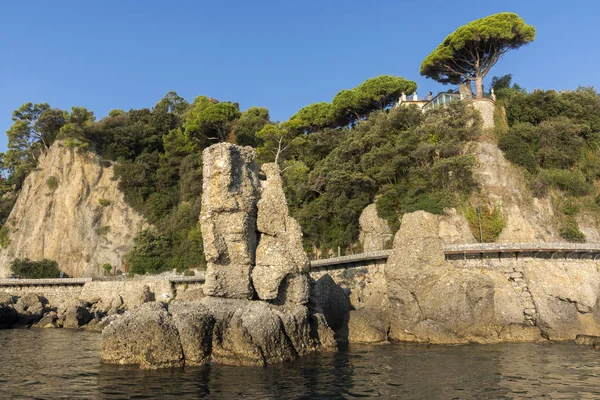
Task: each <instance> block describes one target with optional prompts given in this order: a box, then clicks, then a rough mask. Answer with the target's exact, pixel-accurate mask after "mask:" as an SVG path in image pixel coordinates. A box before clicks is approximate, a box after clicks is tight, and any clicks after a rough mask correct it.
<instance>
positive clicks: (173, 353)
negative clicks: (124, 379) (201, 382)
mask: <svg viewBox="0 0 600 400" xmlns="http://www.w3.org/2000/svg"><path fill="white" fill-rule="evenodd" d="M103 339H104V340H103V341H102V360H103V361H104V362H106V363H113V364H139V365H140V366H141V367H142V368H165V367H180V366H182V365H183V350H182V347H181V342H180V338H179V333H178V331H177V326H176V324H175V321H174V319H173V316H172V315H171V314H169V313H168V311H167V309H166V307H165V305H164V304H163V303H159V302H152V303H146V304H143V305H141V306H139V307H137V308H135V309H133V310H131V311H129V312H128V313H126V314H125V315H124V316H123V317H122V318H120V319H118V320H116V321H114V322H113V323H112V324H110V325H108V326H107V327H106V328H105V329H104V331H103Z"/></svg>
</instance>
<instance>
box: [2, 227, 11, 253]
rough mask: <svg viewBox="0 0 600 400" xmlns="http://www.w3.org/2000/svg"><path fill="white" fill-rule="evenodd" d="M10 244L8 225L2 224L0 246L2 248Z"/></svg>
mask: <svg viewBox="0 0 600 400" xmlns="http://www.w3.org/2000/svg"><path fill="white" fill-rule="evenodd" d="M9 244H10V237H9V236H8V227H7V226H3V227H2V228H1V229H0V247H2V248H3V249H5V248H7V247H8V245H9Z"/></svg>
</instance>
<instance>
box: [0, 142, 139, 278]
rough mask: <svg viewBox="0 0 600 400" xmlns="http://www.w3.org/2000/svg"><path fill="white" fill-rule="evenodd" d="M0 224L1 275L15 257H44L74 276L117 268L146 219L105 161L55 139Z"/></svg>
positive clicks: (92, 274)
mask: <svg viewBox="0 0 600 400" xmlns="http://www.w3.org/2000/svg"><path fill="white" fill-rule="evenodd" d="M5 226H6V227H7V228H8V236H9V240H10V244H9V245H8V247H7V248H6V249H0V276H3V277H6V276H8V275H10V263H11V262H12V260H13V259H14V258H29V259H31V260H41V259H44V258H47V259H51V260H55V261H57V262H58V265H59V268H60V269H61V270H62V271H64V272H65V273H67V274H68V275H69V276H73V277H79V276H96V275H102V274H103V272H104V271H103V269H102V265H104V264H106V263H108V264H111V265H112V266H113V268H116V269H119V268H121V266H122V263H123V257H124V256H125V254H126V253H127V252H128V251H129V250H130V249H131V247H132V245H133V238H134V237H135V235H136V234H137V233H138V232H139V231H140V230H141V229H143V228H144V227H145V226H146V222H145V221H144V219H143V218H142V216H140V215H139V214H138V213H137V212H135V211H134V210H133V209H132V208H131V207H129V206H128V205H127V204H125V201H124V200H123V194H122V193H121V192H120V191H119V189H118V187H117V182H116V181H115V180H114V174H113V167H112V166H111V164H110V162H106V161H102V160H101V159H100V158H99V157H98V156H96V155H95V154H93V153H90V152H86V151H81V150H76V149H72V148H67V147H64V145H63V143H62V142H61V141H57V142H55V143H54V144H53V145H52V147H51V148H50V149H49V150H48V152H47V154H45V155H43V156H42V157H41V158H40V160H39V163H38V168H37V169H36V170H34V171H32V172H31V173H30V174H29V176H27V178H26V179H25V182H24V184H23V188H22V190H21V192H20V194H19V198H18V200H17V202H16V204H15V206H14V208H13V210H12V212H11V214H10V216H9V218H8V221H7V223H6V225H5Z"/></svg>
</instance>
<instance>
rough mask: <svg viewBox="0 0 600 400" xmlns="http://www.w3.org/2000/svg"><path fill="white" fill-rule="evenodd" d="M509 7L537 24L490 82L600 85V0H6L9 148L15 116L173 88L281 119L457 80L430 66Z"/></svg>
mask: <svg viewBox="0 0 600 400" xmlns="http://www.w3.org/2000/svg"><path fill="white" fill-rule="evenodd" d="M502 11H511V12H516V13H518V14H519V15H520V16H521V17H522V18H523V19H525V21H526V22H527V23H529V24H532V25H534V26H535V27H536V29H537V38H536V40H535V42H533V43H532V44H530V45H528V46H526V47H523V48H521V49H520V50H517V51H514V52H512V53H509V54H507V55H505V57H504V58H503V59H502V60H501V61H500V62H499V63H498V64H497V65H496V67H495V68H494V69H493V70H492V71H491V73H490V75H489V76H488V79H487V82H486V83H489V80H490V79H491V77H492V76H493V75H502V74H505V73H512V74H513V75H514V78H515V81H516V82H518V83H519V84H520V85H521V86H523V87H525V88H527V89H528V90H533V89H536V88H544V89H550V88H554V89H574V88H576V87H577V86H578V85H592V86H596V88H598V87H600V77H599V74H598V65H599V64H600V51H599V49H598V44H597V43H598V39H599V38H600V23H599V21H598V16H599V15H600V2H599V1H597V0H572V1H562V0H561V1H556V0H518V1H517V0H495V1H494V0H490V1H462V0H454V1H448V0H444V1H441V0H429V1H402V0H396V1H392V0H371V1H368V2H367V1H364V0H363V1H359V0H329V1H326V0H321V1H314V0H303V1H286V0H278V1H275V0H272V1H265V0H257V1H247V0H246V1H242V0H230V1H228V2H217V1H211V2H208V1H170V2H167V1H154V0H145V1H139V0H120V1H117V0H105V1H94V2H92V1H56V2H49V1H27V2H17V1H11V2H8V1H6V2H2V4H1V5H0V36H1V37H2V41H0V56H1V59H2V62H1V63H0V130H1V131H2V133H0V151H4V150H5V149H6V135H5V134H3V132H5V131H6V130H7V129H8V127H9V126H10V125H11V124H12V121H11V115H12V111H13V110H14V109H16V108H18V107H19V106H20V105H21V104H23V103H25V102H28V101H31V102H34V103H36V102H48V103H50V105H51V106H53V107H58V108H62V109H70V107H71V106H85V107H87V108H88V109H91V110H93V111H94V112H95V114H96V116H97V117H99V118H100V117H103V116H106V115H107V114H108V112H109V111H110V110H112V109H117V108H121V109H125V110H129V109H131V108H142V107H152V106H153V105H154V104H155V103H156V102H158V101H159V100H160V99H161V98H162V97H163V96H164V95H165V94H166V93H167V92H168V91H170V90H175V91H176V92H177V93H178V94H179V95H181V96H183V97H185V98H186V99H187V100H189V101H191V100H193V98H194V97H196V96H198V95H202V94H204V95H207V96H209V97H214V98H217V99H219V100H222V101H225V100H229V101H237V102H239V103H240V107H241V108H242V110H243V109H246V108H248V107H251V106H255V105H258V106H263V107H267V108H269V110H270V111H271V118H272V119H274V120H285V119H287V118H288V117H289V116H291V115H292V114H294V113H295V112H296V111H297V110H298V109H299V108H301V107H303V106H305V105H308V104H310V103H314V102H318V101H330V100H331V99H332V97H333V96H334V95H335V94H336V93H337V92H338V91H339V90H341V89H344V88H352V87H354V86H356V85H358V84H359V83H361V82H362V81H364V80H365V79H367V78H370V77H373V76H377V75H382V74H393V75H399V76H403V77H405V78H409V79H413V80H415V81H416V82H417V83H418V85H419V90H418V92H419V94H426V93H427V91H430V90H431V91H433V92H437V91H439V90H440V89H442V88H443V87H442V86H441V85H439V84H437V83H436V82H433V81H431V80H427V79H425V78H423V77H420V76H419V67H420V65H421V62H422V60H423V59H424V58H425V57H426V56H427V55H428V54H429V53H430V52H431V51H432V50H433V49H434V48H435V47H436V46H437V45H438V44H439V43H440V42H441V41H442V40H443V39H444V38H445V37H446V35H448V34H449V33H451V32H452V31H453V30H454V29H456V28H457V27H458V26H460V25H463V24H465V23H467V22H469V21H471V20H473V19H477V18H481V17H484V16H487V15H490V14H494V13H497V12H502Z"/></svg>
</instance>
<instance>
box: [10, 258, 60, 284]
mask: <svg viewBox="0 0 600 400" xmlns="http://www.w3.org/2000/svg"><path fill="white" fill-rule="evenodd" d="M10 269H11V272H12V274H13V275H14V276H15V277H17V278H22V279H41V278H60V277H61V271H60V270H59V269H58V263H57V262H56V261H54V260H47V259H44V260H41V261H31V260H29V259H28V258H23V259H15V260H13V262H12V263H11V265H10Z"/></svg>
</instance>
